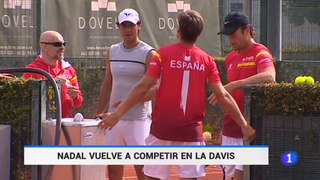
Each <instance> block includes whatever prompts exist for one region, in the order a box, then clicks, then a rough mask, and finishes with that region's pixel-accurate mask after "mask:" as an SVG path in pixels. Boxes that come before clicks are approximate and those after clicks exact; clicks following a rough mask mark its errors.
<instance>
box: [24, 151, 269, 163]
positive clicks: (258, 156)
mask: <svg viewBox="0 0 320 180" xmlns="http://www.w3.org/2000/svg"><path fill="white" fill-rule="evenodd" d="M24 164H25V165H120V164H121V165H132V164H135V165H169V164H170V165H182V164H184V165H191V164H199V165H215V164H216V165H218V164H221V165H226V164H229V165H235V164H242V165H268V164H269V148H268V146H25V147H24Z"/></svg>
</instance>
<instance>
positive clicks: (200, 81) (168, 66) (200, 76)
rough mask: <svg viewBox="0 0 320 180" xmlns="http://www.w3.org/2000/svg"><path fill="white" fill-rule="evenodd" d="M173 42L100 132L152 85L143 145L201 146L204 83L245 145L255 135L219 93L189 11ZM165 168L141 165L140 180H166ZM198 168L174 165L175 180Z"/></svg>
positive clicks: (200, 171)
mask: <svg viewBox="0 0 320 180" xmlns="http://www.w3.org/2000/svg"><path fill="white" fill-rule="evenodd" d="M178 22H179V28H178V31H177V36H178V38H179V42H178V43H176V44H171V45H167V46H163V47H160V48H159V50H158V53H157V55H156V56H155V57H154V58H153V60H152V62H151V63H150V68H149V69H148V71H147V74H146V75H145V76H144V77H143V79H142V80H141V81H140V82H138V83H137V84H136V85H135V87H133V89H132V90H131V91H130V92H129V95H128V96H127V98H126V99H125V100H124V101H123V102H122V103H121V104H120V105H119V107H118V108H117V109H116V110H115V111H114V112H112V113H106V114H104V118H103V120H102V121H101V122H100V124H99V127H101V128H104V129H105V128H112V127H113V126H114V125H115V124H116V123H117V122H118V121H119V118H120V117H121V116H122V115H123V114H124V113H125V112H127V111H128V109H129V108H131V107H132V106H133V105H134V104H136V103H138V102H139V101H140V100H141V98H142V97H143V96H144V95H145V94H146V93H147V92H148V90H149V89H150V88H151V87H152V86H153V85H155V84H156V83H157V81H158V80H159V82H158V87H157V90H156V96H155V104H154V109H153V112H152V124H151V129H150V135H149V136H148V137H147V139H146V143H147V145H175V146H188V145H189V146H203V145H205V144H204V141H203V136H202V129H203V126H202V121H203V119H204V116H205V111H206V92H205V91H206V82H209V85H210V88H211V90H212V91H213V92H214V93H215V95H216V97H217V100H218V101H219V103H220V104H221V105H222V107H223V108H224V109H225V110H226V111H227V112H228V113H229V114H230V116H231V117H233V118H234V119H236V121H237V123H238V124H239V126H240V127H241V129H242V132H243V133H244V134H245V137H246V138H248V140H252V139H253V138H254V135H255V130H254V129H252V127H251V126H250V125H249V124H248V123H247V122H246V120H245V119H244V117H243V116H242V114H241V112H240V110H239V108H238V107H237V105H236V103H235V101H234V100H233V98H232V97H231V95H230V94H229V93H228V92H227V91H226V90H225V89H224V88H223V85H222V84H221V81H220V76H219V72H218V69H217V66H216V64H215V61H214V59H213V58H212V57H211V56H210V55H208V54H207V53H205V52H204V51H203V50H201V49H200V48H199V47H197V46H196V45H195V42H196V41H197V38H198V37H199V35H200V34H201V32H202V30H203V18H202V17H201V15H200V14H199V13H198V12H196V11H192V10H188V11H185V12H182V13H180V14H179V16H178ZM170 168H171V166H170V165H161V166H158V165H145V166H144V174H145V175H146V179H168V178H169V176H170ZM204 175H205V173H204V168H203V166H199V165H180V166H179V177H180V178H183V179H197V178H198V177H201V176H204Z"/></svg>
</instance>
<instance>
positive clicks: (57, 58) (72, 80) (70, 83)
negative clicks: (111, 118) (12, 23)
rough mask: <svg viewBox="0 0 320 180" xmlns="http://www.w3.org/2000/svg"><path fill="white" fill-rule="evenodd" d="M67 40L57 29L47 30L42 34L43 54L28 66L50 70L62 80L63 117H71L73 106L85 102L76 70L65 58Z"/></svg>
mask: <svg viewBox="0 0 320 180" xmlns="http://www.w3.org/2000/svg"><path fill="white" fill-rule="evenodd" d="M65 45H66V42H65V41H64V39H63V37H62V35H61V34H60V33H58V32H56V31H45V32H43V33H42V34H41V36H40V49H41V54H40V55H39V56H38V57H37V58H36V59H35V60H34V61H33V62H32V63H31V64H29V65H27V67H28V68H38V69H41V70H43V71H46V72H48V73H49V74H50V75H51V76H52V77H53V78H56V80H58V81H61V82H62V89H61V97H62V100H61V106H62V117H63V118H71V117H73V115H72V108H73V107H74V108H79V107H80V106H81V104H82V102H83V97H82V93H81V90H80V87H79V84H78V79H77V74H76V70H75V69H74V68H73V67H72V66H71V65H70V64H69V63H68V62H66V61H64V60H63V58H64V50H65ZM23 77H24V78H26V79H29V78H34V79H45V77H44V76H42V75H40V74H35V73H25V74H24V75H23Z"/></svg>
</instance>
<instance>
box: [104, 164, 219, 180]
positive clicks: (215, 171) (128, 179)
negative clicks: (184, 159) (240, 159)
mask: <svg viewBox="0 0 320 180" xmlns="http://www.w3.org/2000/svg"><path fill="white" fill-rule="evenodd" d="M176 170H177V169H176V167H173V168H172V172H171V176H170V180H178V179H179V177H178V174H177V172H176ZM206 173H207V175H206V176H205V177H202V178H200V180H222V171H221V169H220V166H208V167H207V168H206ZM106 177H108V176H107V173H106ZM108 179H109V178H106V180H108ZM123 179H124V180H135V179H137V178H136V174H135V171H134V167H133V166H125V168H124V177H123Z"/></svg>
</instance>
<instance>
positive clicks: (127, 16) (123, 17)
mask: <svg viewBox="0 0 320 180" xmlns="http://www.w3.org/2000/svg"><path fill="white" fill-rule="evenodd" d="M125 21H129V22H132V23H133V24H139V23H140V18H139V14H138V12H137V11H135V10H134V9H124V10H123V11H122V12H120V13H119V16H118V23H119V24H121V23H123V22H125Z"/></svg>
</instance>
